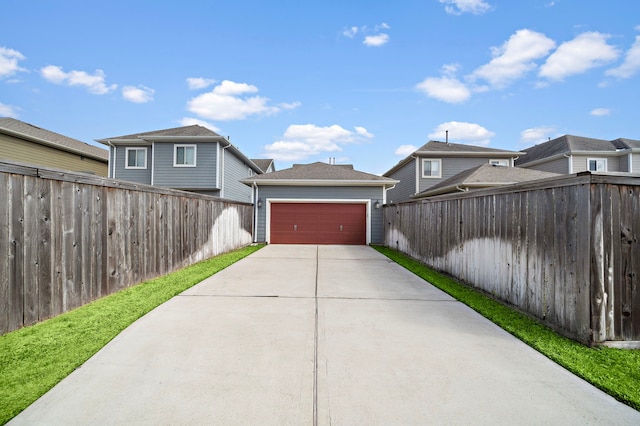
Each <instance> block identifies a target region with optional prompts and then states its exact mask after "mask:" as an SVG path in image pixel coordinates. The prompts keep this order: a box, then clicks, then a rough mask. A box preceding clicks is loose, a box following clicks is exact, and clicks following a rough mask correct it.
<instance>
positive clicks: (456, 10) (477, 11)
mask: <svg viewBox="0 0 640 426" xmlns="http://www.w3.org/2000/svg"><path fill="white" fill-rule="evenodd" d="M440 3H442V4H444V5H445V7H444V10H445V11H446V12H447V13H448V14H450V15H461V14H463V13H473V14H474V15H482V14H483V13H485V12H486V11H488V10H489V9H490V8H491V5H490V4H489V3H486V2H485V1H483V0H440Z"/></svg>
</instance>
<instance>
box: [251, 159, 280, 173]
mask: <svg viewBox="0 0 640 426" xmlns="http://www.w3.org/2000/svg"><path fill="white" fill-rule="evenodd" d="M251 161H253V163H254V164H255V165H256V166H258V167H260V170H262V172H263V173H271V172H275V171H276V163H274V162H273V159H271V158H268V159H251Z"/></svg>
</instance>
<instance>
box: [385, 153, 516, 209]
mask: <svg viewBox="0 0 640 426" xmlns="http://www.w3.org/2000/svg"><path fill="white" fill-rule="evenodd" d="M522 154H523V153H522V152H517V151H507V150H502V149H494V148H485V147H481V146H474V145H466V144H456V143H450V142H439V141H429V142H427V143H426V144H425V145H423V146H422V147H420V148H418V149H417V150H416V151H414V152H413V153H412V154H410V155H408V156H407V157H406V158H404V159H403V160H401V161H400V162H399V163H398V164H396V165H395V166H393V167H392V168H391V169H390V170H389V171H387V172H386V173H384V174H383V176H385V177H388V178H392V179H396V180H399V181H400V182H399V183H398V184H397V185H396V186H395V188H393V189H389V190H388V191H387V200H388V201H387V202H388V203H401V202H404V201H410V200H411V199H412V196H413V195H415V194H419V193H421V192H423V191H426V190H427V189H429V188H430V187H432V186H434V185H437V184H439V183H441V182H443V181H445V180H447V179H449V178H451V177H453V176H455V175H457V174H458V173H460V172H463V171H465V170H468V169H471V168H473V167H477V166H481V165H483V164H493V165H496V166H505V167H513V165H514V161H515V159H516V158H518V156H520V155H522Z"/></svg>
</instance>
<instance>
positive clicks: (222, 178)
mask: <svg viewBox="0 0 640 426" xmlns="http://www.w3.org/2000/svg"><path fill="white" fill-rule="evenodd" d="M227 142H229V141H227ZM230 146H231V142H229V145H227V146H223V147H222V155H221V157H222V161H221V163H220V198H224V151H225V150H226V149H227V148H229V147H230Z"/></svg>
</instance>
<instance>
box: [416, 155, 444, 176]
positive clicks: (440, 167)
mask: <svg viewBox="0 0 640 426" xmlns="http://www.w3.org/2000/svg"><path fill="white" fill-rule="evenodd" d="M427 161H429V162H437V163H438V166H439V167H438V172H439V174H438V175H437V176H434V175H431V176H425V174H424V163H425V162H427ZM421 174H422V177H423V178H425V179H440V178H442V160H441V159H439V158H423V159H422V173H421Z"/></svg>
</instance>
